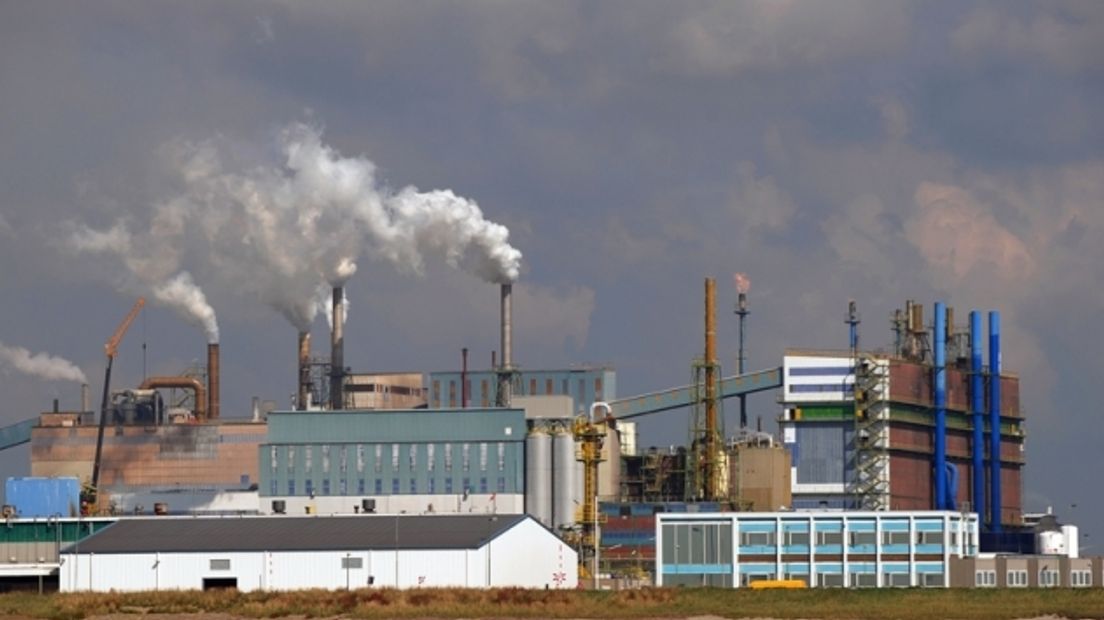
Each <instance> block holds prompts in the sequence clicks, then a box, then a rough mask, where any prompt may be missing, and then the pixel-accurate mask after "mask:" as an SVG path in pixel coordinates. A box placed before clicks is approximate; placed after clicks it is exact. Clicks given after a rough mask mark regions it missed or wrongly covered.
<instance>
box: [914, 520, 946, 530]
mask: <svg viewBox="0 0 1104 620" xmlns="http://www.w3.org/2000/svg"><path fill="white" fill-rule="evenodd" d="M916 531H917V532H942V531H943V522H942V521H920V520H917V521H916Z"/></svg>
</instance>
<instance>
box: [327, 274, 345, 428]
mask: <svg viewBox="0 0 1104 620" xmlns="http://www.w3.org/2000/svg"><path fill="white" fill-rule="evenodd" d="M344 304H345V289H344V288H343V287H340V286H335V287H333V331H332V332H330V336H331V338H330V409H333V410H335V411H336V410H338V409H344V408H345V305H344Z"/></svg>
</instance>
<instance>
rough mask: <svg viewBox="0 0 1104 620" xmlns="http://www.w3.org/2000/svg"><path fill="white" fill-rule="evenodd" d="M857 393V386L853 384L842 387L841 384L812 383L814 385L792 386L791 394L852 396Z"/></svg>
mask: <svg viewBox="0 0 1104 620" xmlns="http://www.w3.org/2000/svg"><path fill="white" fill-rule="evenodd" d="M854 391H855V386H854V385H851V384H846V385H840V384H839V383H812V384H805V385H802V384H792V383H791V384H790V392H791V393H793V394H831V393H832V392H842V393H844V394H851V393H852V392H854Z"/></svg>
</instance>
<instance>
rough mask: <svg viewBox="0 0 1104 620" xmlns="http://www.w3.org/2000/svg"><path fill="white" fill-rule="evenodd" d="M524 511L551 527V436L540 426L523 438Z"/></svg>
mask: <svg viewBox="0 0 1104 620" xmlns="http://www.w3.org/2000/svg"><path fill="white" fill-rule="evenodd" d="M525 512H526V513H527V514H529V515H530V516H532V517H533V518H534V519H536V520H537V521H540V522H541V523H543V524H544V525H545V527H552V437H551V436H550V435H549V434H548V433H547V432H546V431H545V430H544V429H541V428H534V429H533V430H531V431H529V436H528V437H526V438H525Z"/></svg>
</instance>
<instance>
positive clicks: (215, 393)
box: [207, 342, 219, 420]
mask: <svg viewBox="0 0 1104 620" xmlns="http://www.w3.org/2000/svg"><path fill="white" fill-rule="evenodd" d="M218 417H219V345H218V343H217V342H212V343H210V344H208V345H207V419H208V420H217V419H218Z"/></svg>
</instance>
